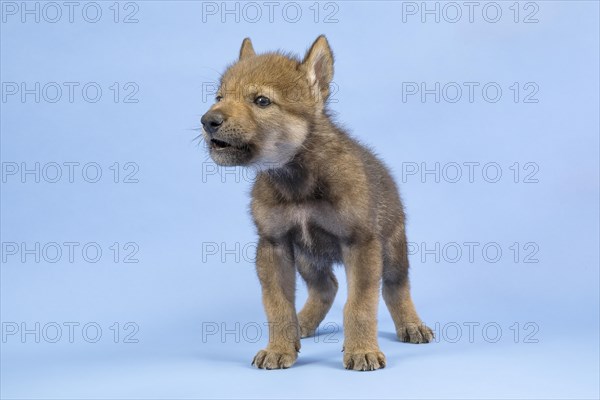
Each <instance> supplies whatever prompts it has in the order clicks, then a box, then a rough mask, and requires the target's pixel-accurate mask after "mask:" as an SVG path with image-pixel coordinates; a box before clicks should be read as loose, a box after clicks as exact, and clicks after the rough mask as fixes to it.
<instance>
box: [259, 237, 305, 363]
mask: <svg viewBox="0 0 600 400" xmlns="http://www.w3.org/2000/svg"><path fill="white" fill-rule="evenodd" d="M256 270H257V273H258V278H259V280H260V284H261V286H262V299H263V304H264V306H265V311H266V314H267V319H268V321H269V344H268V345H267V348H266V349H264V350H261V351H259V352H258V353H257V354H256V356H255V357H254V360H253V361H252V365H255V366H256V367H258V368H264V369H279V368H289V367H291V366H292V364H294V362H296V359H297V358H298V352H299V351H300V333H299V328H298V318H297V316H296V307H295V305H294V300H295V292H296V270H295V267H294V260H293V249H292V246H291V245H290V244H289V243H288V242H285V243H273V242H271V241H269V240H267V239H265V238H261V239H260V240H259V242H258V249H257V257H256Z"/></svg>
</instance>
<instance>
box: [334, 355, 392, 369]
mask: <svg viewBox="0 0 600 400" xmlns="http://www.w3.org/2000/svg"><path fill="white" fill-rule="evenodd" d="M344 368H346V369H352V370H354V371H375V370H376V369H381V368H385V356H384V355H383V353H382V352H380V351H371V352H353V353H346V352H344Z"/></svg>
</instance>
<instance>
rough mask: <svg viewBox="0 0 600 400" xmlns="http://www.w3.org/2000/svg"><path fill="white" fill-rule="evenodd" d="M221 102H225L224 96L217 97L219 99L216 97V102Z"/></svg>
mask: <svg viewBox="0 0 600 400" xmlns="http://www.w3.org/2000/svg"><path fill="white" fill-rule="evenodd" d="M221 100H223V96H217V97H215V101H216V102H217V103H218V102H220V101H221Z"/></svg>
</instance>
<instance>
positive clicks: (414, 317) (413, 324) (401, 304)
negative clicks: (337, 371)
mask: <svg viewBox="0 0 600 400" xmlns="http://www.w3.org/2000/svg"><path fill="white" fill-rule="evenodd" d="M386 253H387V254H386V255H385V257H384V259H385V260H384V270H383V289H382V291H383V299H384V300H385V304H386V305H387V308H388V310H389V311H390V314H391V315H392V319H393V320H394V325H395V326H396V335H397V336H398V339H399V340H400V341H402V342H408V343H429V342H430V341H432V340H433V331H432V330H431V329H430V328H429V327H427V326H426V325H425V324H424V323H423V322H421V318H419V315H418V314H417V311H416V310H415V306H414V304H413V301H412V298H411V296H410V284H409V280H408V248H407V244H406V236H405V234H404V230H403V229H402V231H401V234H399V235H398V236H397V237H396V238H392V239H391V240H390V243H389V246H388V249H387V252H386Z"/></svg>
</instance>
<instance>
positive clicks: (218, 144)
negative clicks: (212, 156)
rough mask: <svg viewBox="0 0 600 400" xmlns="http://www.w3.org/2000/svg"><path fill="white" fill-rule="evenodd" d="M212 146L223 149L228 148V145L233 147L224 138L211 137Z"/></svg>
mask: <svg viewBox="0 0 600 400" xmlns="http://www.w3.org/2000/svg"><path fill="white" fill-rule="evenodd" d="M210 147H211V148H213V149H215V150H222V149H226V148H228V147H231V144H229V143H227V142H225V141H223V140H218V139H211V140H210Z"/></svg>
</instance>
